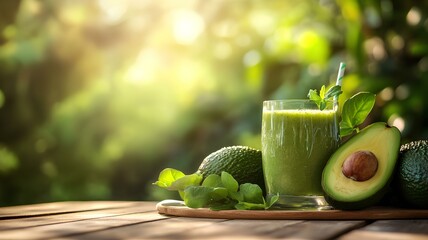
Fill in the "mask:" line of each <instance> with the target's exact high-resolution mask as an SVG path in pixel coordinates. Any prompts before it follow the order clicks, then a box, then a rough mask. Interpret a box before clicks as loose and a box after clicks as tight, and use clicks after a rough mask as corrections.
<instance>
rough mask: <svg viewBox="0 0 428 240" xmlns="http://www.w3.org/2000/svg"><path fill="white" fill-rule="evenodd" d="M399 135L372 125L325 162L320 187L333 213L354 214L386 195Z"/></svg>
mask: <svg viewBox="0 0 428 240" xmlns="http://www.w3.org/2000/svg"><path fill="white" fill-rule="evenodd" d="M400 141H401V134H400V131H399V130H398V129H397V128H396V127H393V126H392V127H391V126H389V125H388V124H386V123H383V122H378V123H373V124H371V125H369V126H367V127H366V128H364V129H363V130H361V131H360V132H359V133H357V134H356V135H355V136H353V137H352V138H351V139H349V140H348V141H347V142H346V143H344V144H343V145H342V146H340V147H339V148H338V149H337V150H336V151H335V152H334V153H333V155H332V156H331V157H330V159H329V160H328V162H327V164H326V166H325V168H324V170H323V174H322V181H321V185H322V187H323V190H324V192H325V198H326V200H327V202H328V203H329V204H330V205H332V206H333V207H334V208H336V209H344V210H357V209H362V208H366V207H369V206H372V205H374V204H376V203H377V202H378V201H379V200H380V199H381V198H382V196H383V195H384V194H385V192H386V191H387V188H388V185H389V183H390V180H391V179H392V175H393V172H394V168H395V165H396V161H397V157H398V152H399V149H400Z"/></svg>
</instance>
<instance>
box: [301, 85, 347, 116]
mask: <svg viewBox="0 0 428 240" xmlns="http://www.w3.org/2000/svg"><path fill="white" fill-rule="evenodd" d="M342 92H343V91H342V87H341V86H339V85H334V86H333V87H331V88H329V89H328V91H327V92H326V91H325V85H322V87H321V90H320V93H319V95H318V93H317V90H316V89H310V90H309V93H308V98H309V100H311V101H313V102H315V104H316V105H317V106H318V108H319V109H320V110H324V109H325V108H326V106H327V102H328V101H330V100H332V99H333V98H335V97H339V95H340V94H342Z"/></svg>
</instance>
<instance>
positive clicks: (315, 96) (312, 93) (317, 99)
mask: <svg viewBox="0 0 428 240" xmlns="http://www.w3.org/2000/svg"><path fill="white" fill-rule="evenodd" d="M308 98H309V100H311V101H313V102H315V104H317V106H318V107H319V105H320V102H321V101H322V98H321V97H320V96H319V95H318V93H317V90H314V89H310V90H309V93H308Z"/></svg>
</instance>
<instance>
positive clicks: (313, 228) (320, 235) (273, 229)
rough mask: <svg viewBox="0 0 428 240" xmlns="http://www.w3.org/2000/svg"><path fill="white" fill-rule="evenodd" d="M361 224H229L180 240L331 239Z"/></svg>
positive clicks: (229, 222) (225, 223)
mask: <svg viewBox="0 0 428 240" xmlns="http://www.w3.org/2000/svg"><path fill="white" fill-rule="evenodd" d="M364 224H365V222H364V221H295V220H230V221H226V222H221V223H219V224H216V225H213V226H211V227H210V228H204V229H195V230H193V231H186V232H183V233H181V234H180V235H179V236H180V238H182V239H207V238H208V239H209V238H214V237H215V238H224V239H228V238H229V239H248V238H266V239H278V238H291V239H332V238H334V237H337V236H339V235H341V234H342V233H344V232H347V231H349V230H351V229H354V228H357V227H360V226H363V225H364ZM136 237H137V238H138V236H136ZM166 237H170V238H173V236H166Z"/></svg>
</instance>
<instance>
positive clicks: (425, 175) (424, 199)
mask: <svg viewBox="0 0 428 240" xmlns="http://www.w3.org/2000/svg"><path fill="white" fill-rule="evenodd" d="M393 186H394V188H393V190H392V191H393V192H395V193H396V195H397V196H398V198H399V200H400V201H401V203H400V205H402V206H406V207H416V208H423V209H428V140H418V141H412V142H409V143H407V144H403V145H402V146H401V147H400V154H399V158H398V164H397V169H396V173H395V177H394V182H393Z"/></svg>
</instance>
